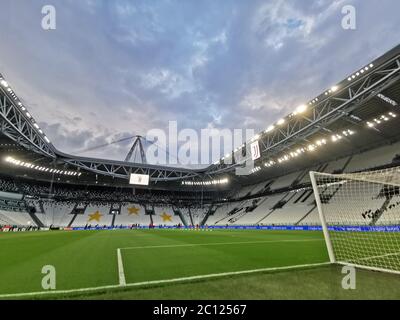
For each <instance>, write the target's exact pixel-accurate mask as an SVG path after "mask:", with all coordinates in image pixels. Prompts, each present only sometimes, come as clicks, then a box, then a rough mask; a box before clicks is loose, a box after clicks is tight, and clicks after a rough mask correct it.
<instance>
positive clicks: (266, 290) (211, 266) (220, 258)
mask: <svg viewBox="0 0 400 320" xmlns="http://www.w3.org/2000/svg"><path fill="white" fill-rule="evenodd" d="M0 248H1V256H2V257H1V259H0V299H1V298H2V299H8V298H29V299H32V298H34V299H36V298H41V299H54V298H57V299H58V298H63V299H64V298H73V299H310V298H314V299H315V298H316V299H347V298H350V299H354V298H355V299H357V298H359V299H379V298H382V299H398V298H400V290H398V288H399V287H400V276H398V275H393V274H385V273H379V272H370V271H363V270H359V271H358V272H357V289H356V290H344V289H342V287H341V279H342V277H343V275H342V274H341V268H340V267H339V266H332V265H328V264H326V265H324V264H323V263H326V262H327V261H328V256H327V252H326V247H325V242H324V240H323V236H322V233H320V232H314V231H313V232H306V231H261V230H220V231H217V230H214V231H188V230H110V231H65V232H64V231H54V232H31V233H29V232H26V233H1V234H0ZM118 249H120V253H121V255H120V256H121V260H120V263H119V262H118V255H117V250H118ZM317 264H321V265H319V266H303V267H301V268H295V269H282V267H287V266H298V265H317ZM45 265H52V266H54V267H55V269H56V290H57V292H58V291H61V292H58V293H53V294H46V295H40V294H34V295H28V296H24V295H21V296H18V295H16V296H13V295H11V296H10V294H24V293H32V292H33V293H35V292H40V291H43V289H42V287H41V281H42V278H43V277H44V275H43V274H42V273H41V270H42V267H43V266H45ZM119 265H120V267H121V266H122V268H123V273H122V274H123V277H124V279H125V282H126V283H127V284H128V285H127V286H126V287H121V286H119V284H120V281H121V274H120V271H121V269H120V268H119ZM268 268H271V270H268ZM273 268H278V269H275V270H274V269H273ZM259 269H267V270H259ZM249 270H250V271H252V270H253V271H254V270H256V271H255V272H249V273H243V271H249ZM235 272H237V274H235ZM209 275H214V276H212V277H208V276H209ZM196 276H200V277H197V278H196ZM203 276H205V277H203ZM171 279H172V280H173V281H172V282H165V280H171ZM88 288H89V289H88ZM82 289H84V291H82ZM65 290H67V292H63V291H65Z"/></svg>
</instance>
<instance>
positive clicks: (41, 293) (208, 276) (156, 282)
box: [0, 262, 331, 299]
mask: <svg viewBox="0 0 400 320" xmlns="http://www.w3.org/2000/svg"><path fill="white" fill-rule="evenodd" d="M326 265H331V263H330V262H319V263H308V264H298V265H291V266H282V267H271V268H261V269H251V270H242V271H232V272H222V273H211V274H205V275H198V276H190V277H182V278H173V279H166V280H153V281H143V282H134V283H127V284H125V285H124V286H123V287H121V285H120V284H118V285H108V286H100V287H91V288H90V287H89V288H81V289H70V290H53V291H38V292H27V293H11V294H0V299H7V298H20V297H30V296H45V295H57V294H74V293H84V292H91V293H95V292H96V291H102V290H108V289H118V288H120V289H121V288H133V287H146V286H151V285H160V284H167V283H181V282H182V283H184V282H188V281H193V280H204V279H213V278H222V277H228V276H236V275H245V274H254V273H262V272H271V271H286V270H295V269H304V268H312V267H321V266H326Z"/></svg>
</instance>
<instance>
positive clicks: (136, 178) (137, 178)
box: [129, 173, 150, 186]
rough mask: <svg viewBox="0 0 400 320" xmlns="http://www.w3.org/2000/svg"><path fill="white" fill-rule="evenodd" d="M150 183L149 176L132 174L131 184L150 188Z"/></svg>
mask: <svg viewBox="0 0 400 320" xmlns="http://www.w3.org/2000/svg"><path fill="white" fill-rule="evenodd" d="M149 181H150V176H149V175H148V174H137V173H131V176H130V179H129V184H133V185H139V186H148V185H149Z"/></svg>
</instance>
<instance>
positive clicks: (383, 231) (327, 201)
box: [311, 168, 400, 272]
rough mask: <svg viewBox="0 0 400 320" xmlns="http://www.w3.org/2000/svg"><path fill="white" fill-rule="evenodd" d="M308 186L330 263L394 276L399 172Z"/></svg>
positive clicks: (319, 178)
mask: <svg viewBox="0 0 400 320" xmlns="http://www.w3.org/2000/svg"><path fill="white" fill-rule="evenodd" d="M311 180H312V181H313V187H314V193H315V196H316V201H317V205H318V207H319V208H318V210H319V214H320V218H321V222H322V224H323V226H324V225H325V226H326V230H325V232H326V234H325V239H326V241H327V246H328V251H330V255H331V261H332V257H333V259H334V261H336V262H338V263H345V264H354V265H358V266H362V267H368V268H371V269H376V270H383V271H392V272H393V271H394V272H400V232H399V231H400V192H399V187H400V168H390V169H385V170H379V171H370V172H362V173H352V174H325V173H316V172H313V173H311ZM329 247H330V248H329Z"/></svg>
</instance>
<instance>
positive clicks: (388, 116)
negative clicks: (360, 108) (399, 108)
mask: <svg viewBox="0 0 400 320" xmlns="http://www.w3.org/2000/svg"><path fill="white" fill-rule="evenodd" d="M393 118H397V114H395V113H393V112H388V113H387V114H382V115H380V116H379V117H377V118H374V119H373V120H371V121H367V126H368V127H369V128H374V127H376V126H377V125H380V124H381V123H383V122H387V121H389V120H390V119H393Z"/></svg>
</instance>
